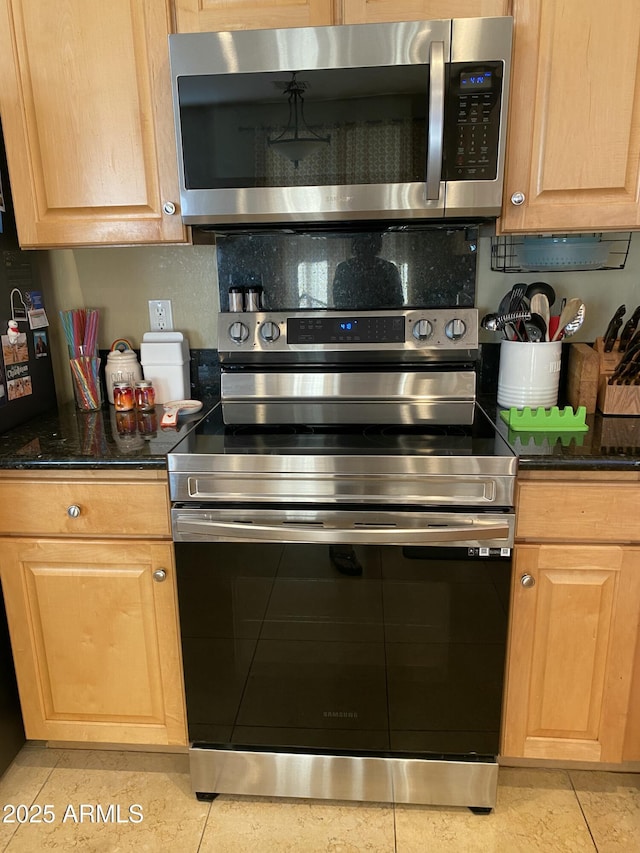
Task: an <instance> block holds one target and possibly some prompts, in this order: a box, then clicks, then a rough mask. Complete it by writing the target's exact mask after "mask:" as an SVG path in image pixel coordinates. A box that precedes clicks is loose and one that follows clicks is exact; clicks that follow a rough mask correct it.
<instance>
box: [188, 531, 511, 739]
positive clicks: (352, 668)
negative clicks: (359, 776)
mask: <svg viewBox="0 0 640 853" xmlns="http://www.w3.org/2000/svg"><path fill="white" fill-rule="evenodd" d="M176 555H177V564H178V591H179V601H180V619H181V629H182V642H183V657H184V667H185V682H186V694H187V716H188V722H189V736H190V739H191V740H192V741H194V742H202V743H209V744H219V745H227V746H230V745H234V746H245V747H246V746H253V747H258V748H264V747H269V748H275V749H287V748H294V749H295V748H307V749H308V748H311V749H320V750H346V751H354V750H355V751H364V752H374V753H380V752H390V753H405V754H406V753H420V754H424V753H430V754H433V755H436V754H437V755H443V754H444V755H462V754H466V755H468V754H469V753H477V754H479V755H495V754H497V752H498V732H499V723H500V709H501V701H502V679H503V670H504V659H505V638H506V628H507V606H508V594H509V593H508V590H509V578H510V563H509V560H508V559H496V560H489V559H478V558H467V557H466V550H465V549H442V550H439V549H433V548H430V549H426V548H400V547H392V546H388V547H387V546H384V547H377V546H356V547H355V548H354V549H351V548H349V547H347V548H346V549H345V548H344V547H340V548H335V547H333V548H331V547H330V546H328V545H311V544H303V545H275V544H274V545H253V544H245V543H240V544H227V543H218V544H216V543H206V544H200V543H193V544H191V543H189V544H187V543H176Z"/></svg>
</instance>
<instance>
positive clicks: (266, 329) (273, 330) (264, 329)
mask: <svg viewBox="0 0 640 853" xmlns="http://www.w3.org/2000/svg"><path fill="white" fill-rule="evenodd" d="M260 337H261V338H262V340H263V341H265V342H266V343H268V344H272V343H273V342H274V341H277V340H278V338H279V337H280V327H279V326H278V324H277V323H272V322H271V320H266V321H265V322H264V323H263V324H262V325H261V326H260Z"/></svg>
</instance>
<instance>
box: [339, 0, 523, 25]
mask: <svg viewBox="0 0 640 853" xmlns="http://www.w3.org/2000/svg"><path fill="white" fill-rule="evenodd" d="M342 10H343V11H342V20H341V23H343V24H373V23H384V22H386V21H428V20H429V19H438V18H490V17H493V16H495V15H509V14H511V0H343V3H342Z"/></svg>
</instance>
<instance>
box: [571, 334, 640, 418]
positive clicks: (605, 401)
mask: <svg viewBox="0 0 640 853" xmlns="http://www.w3.org/2000/svg"><path fill="white" fill-rule="evenodd" d="M621 358H622V353H620V352H618V342H617V341H616V343H615V345H614V348H613V349H612V350H611V352H605V351H604V339H603V338H597V339H596V342H595V345H594V346H593V347H591V346H589V345H588V344H571V348H570V350H569V372H568V376H567V401H568V402H569V405H571V406H573V408H574V409H577V407H578V406H585V407H586V409H587V413H588V414H592V413H593V412H595V411H596V409H599V410H600V411H601V412H602V414H603V415H640V385H609V383H608V379H609V377H610V376H611V374H612V373H613V371H614V370H615V369H616V367H617V366H618V362H619V361H620V359H621Z"/></svg>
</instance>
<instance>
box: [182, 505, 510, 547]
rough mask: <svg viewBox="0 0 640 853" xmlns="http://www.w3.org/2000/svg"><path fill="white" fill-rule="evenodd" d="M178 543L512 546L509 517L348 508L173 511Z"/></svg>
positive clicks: (505, 515) (504, 514) (496, 514)
mask: <svg viewBox="0 0 640 853" xmlns="http://www.w3.org/2000/svg"><path fill="white" fill-rule="evenodd" d="M171 521H172V525H173V538H174V541H176V542H198V541H205V542H308V541H309V540H310V539H311V540H313V542H324V543H329V544H340V543H346V544H349V545H432V546H434V545H444V546H448V547H456V546H458V547H464V548H480V547H484V548H504V547H507V548H509V547H511V545H512V544H513V529H514V528H513V525H514V516H513V515H512V514H506V513H495V514H491V513H483V514H482V515H479V514H473V513H468V514H462V513H454V512H451V513H448V514H445V513H440V512H433V513H430V514H429V516H428V518H425V515H424V513H417V512H416V513H411V512H375V513H372V512H353V511H349V510H341V511H340V512H335V511H329V512H326V511H322V510H308V511H306V512H305V511H300V510H264V509H252V510H244V511H243V510H237V509H191V508H189V507H182V506H180V507H177V508H174V509H173V510H172V514H171Z"/></svg>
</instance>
